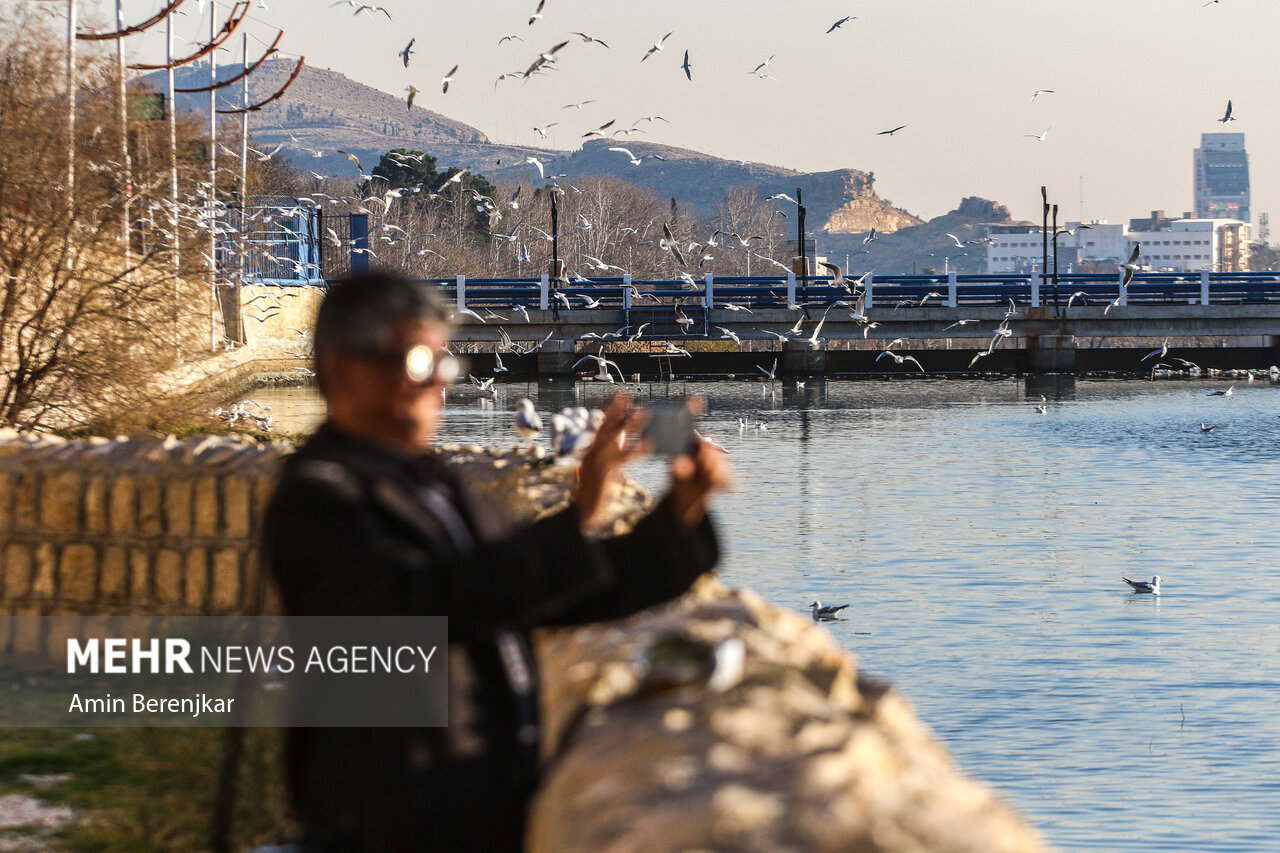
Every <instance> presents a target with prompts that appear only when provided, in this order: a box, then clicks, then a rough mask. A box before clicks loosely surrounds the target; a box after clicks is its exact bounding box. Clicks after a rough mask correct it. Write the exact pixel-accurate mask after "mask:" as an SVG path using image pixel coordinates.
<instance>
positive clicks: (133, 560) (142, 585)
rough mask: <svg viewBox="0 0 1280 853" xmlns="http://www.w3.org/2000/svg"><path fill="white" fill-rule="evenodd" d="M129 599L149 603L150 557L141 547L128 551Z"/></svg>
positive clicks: (139, 602)
mask: <svg viewBox="0 0 1280 853" xmlns="http://www.w3.org/2000/svg"><path fill="white" fill-rule="evenodd" d="M129 600H130V601H132V602H133V603H134V604H150V603H151V558H150V557H149V556H148V555H147V552H146V551H143V550H142V549H141V548H133V549H132V550H130V551H129Z"/></svg>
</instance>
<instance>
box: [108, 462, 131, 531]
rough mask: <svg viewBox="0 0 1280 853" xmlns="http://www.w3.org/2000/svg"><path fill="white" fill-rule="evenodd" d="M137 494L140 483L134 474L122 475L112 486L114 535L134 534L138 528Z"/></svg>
mask: <svg viewBox="0 0 1280 853" xmlns="http://www.w3.org/2000/svg"><path fill="white" fill-rule="evenodd" d="M137 493H138V481H137V480H136V479H135V478H134V477H133V475H132V474H121V475H120V476H119V477H116V480H115V482H114V483H112V484H111V498H110V503H109V506H110V513H109V514H110V516H111V532H112V533H132V532H133V531H134V530H135V529H136V528H137V521H138V514H137V509H136V504H137Z"/></svg>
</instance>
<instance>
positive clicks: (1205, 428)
mask: <svg viewBox="0 0 1280 853" xmlns="http://www.w3.org/2000/svg"><path fill="white" fill-rule="evenodd" d="M1217 428H1218V425H1217V424H1214V425H1213V426H1209V425H1208V424H1206V423H1205V422H1204V421H1201V422H1200V431H1201V432H1213V431H1214V430H1215V429H1217Z"/></svg>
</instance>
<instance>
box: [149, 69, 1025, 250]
mask: <svg viewBox="0 0 1280 853" xmlns="http://www.w3.org/2000/svg"><path fill="white" fill-rule="evenodd" d="M294 67H295V66H294V62H293V60H283V59H282V60H268V61H266V62H264V63H263V64H262V65H261V66H260V67H259V68H258V69H256V70H255V71H254V72H253V73H252V74H251V75H250V76H249V87H248V88H249V93H248V97H249V102H250V103H258V102H259V101H263V100H266V99H267V98H269V97H271V96H272V95H273V94H275V93H276V92H277V91H278V90H279V89H280V87H281V86H283V85H284V84H285V82H286V81H287V80H288V78H289V76H290V75H291V74H292V73H293V71H294ZM239 70H240V68H239V66H234V65H233V66H229V67H226V68H223V69H221V70H220V72H219V77H220V78H223V79H225V78H226V77H228V76H231V75H234V74H235V73H237V72H238V71H239ZM176 78H177V85H178V86H179V87H182V86H202V85H205V84H206V83H207V82H208V66H207V65H205V66H200V65H197V66H195V67H193V68H181V69H178V72H177V74H176ZM144 80H145V81H147V82H149V83H150V84H151V85H152V86H154V87H155V88H157V89H161V90H162V89H163V86H164V74H163V72H156V73H153V74H151V75H148V76H147V77H145V78H144ZM239 89H240V84H239V83H234V84H232V85H230V86H228V87H227V88H226V89H225V90H224V91H225V92H227V95H226V96H225V98H223V99H221V100H220V103H219V107H220V108H226V107H227V106H238V105H239ZM208 105H209V97H208V95H207V94H191V95H179V96H178V107H179V109H187V110H191V111H193V112H197V113H200V112H206V111H207V110H208ZM206 114H207V113H206ZM249 128H250V133H251V134H252V135H253V137H254V139H255V140H256V142H257V144H259V145H262V146H270V147H274V146H276V145H278V144H284V145H285V146H286V147H285V148H284V150H283V151H282V152H281V153H282V154H283V155H287V156H288V157H289V158H290V159H291V160H292V161H293V162H294V164H295V165H296V166H298V167H299V168H300V169H302V170H304V171H308V172H310V171H314V172H317V173H319V174H324V175H338V176H349V177H351V178H352V179H353V180H354V179H355V178H356V176H357V175H358V174H359V172H358V171H357V169H356V167H355V164H353V163H352V162H351V161H350V160H348V159H347V158H346V157H345V156H344V155H342V154H338V153H337V150H338V149H342V150H343V151H348V152H350V153H352V154H354V155H355V156H356V157H358V158H359V159H360V161H361V164H362V165H363V166H364V168H365V169H366V170H368V169H371V168H373V166H374V164H376V163H377V162H378V158H379V156H380V155H382V154H383V153H385V152H386V151H389V150H390V149H392V148H410V149H414V148H416V149H419V150H422V151H425V152H427V153H428V154H430V155H432V156H433V157H435V158H436V160H437V162H438V163H439V165H440V167H441V168H444V167H447V166H464V167H467V168H469V169H471V170H472V171H473V172H476V173H479V174H482V175H484V176H486V177H487V178H489V180H491V181H493V182H495V183H529V184H534V183H540V181H539V180H538V179H537V178H536V171H535V168H534V166H533V165H531V164H529V163H527V162H526V158H528V157H536V158H537V159H538V160H539V162H541V163H542V164H543V169H544V171H545V172H546V174H547V175H553V174H561V173H563V174H565V175H567V178H566V179H565V180H567V181H570V182H572V181H573V180H574V179H575V178H582V177H589V176H596V175H615V176H617V177H619V178H622V179H624V180H627V181H630V182H632V183H635V184H638V185H640V186H644V187H648V188H650V189H652V190H653V191H654V192H655V193H657V194H658V195H659V196H660V197H661V198H663V199H667V198H675V199H676V200H677V201H678V202H679V203H680V204H682V205H687V206H690V207H692V208H694V209H695V210H697V211H698V212H699V213H702V214H710V213H711V212H712V211H713V210H714V209H715V207H716V205H717V204H718V203H719V202H720V200H721V199H722V198H723V197H724V194H725V192H726V191H727V190H730V189H733V188H735V187H740V186H744V185H750V186H755V187H757V188H758V189H759V191H760V194H761V196H770V195H774V194H776V193H786V194H787V195H789V196H791V197H793V198H794V197H795V195H796V190H797V188H798V189H800V190H801V192H802V193H803V201H804V204H805V208H806V211H807V214H808V219H807V222H806V225H807V230H808V231H809V232H811V233H813V234H814V235H816V237H817V244H818V254H819V255H826V256H827V257H829V258H830V259H831V260H832V261H834V262H837V263H840V264H842V265H843V264H844V259H845V255H846V254H847V255H848V256H849V259H850V266H851V267H852V269H853V271H855V272H862V271H865V270H868V269H873V268H874V269H875V270H877V271H878V272H882V273H895V272H904V273H909V272H913V271H915V272H923V270H924V268H925V267H926V266H931V267H934V268H935V269H937V270H938V271H942V270H943V269H944V268H946V267H950V268H951V269H954V270H958V271H961V272H981V271H983V270H985V268H986V250H985V247H984V246H982V245H981V244H970V245H966V246H964V247H963V248H960V247H957V246H956V245H955V242H954V241H953V240H952V239H951V238H950V237H948V236H947V234H948V233H951V234H955V235H956V236H957V237H958V238H959V239H960V240H961V241H968V240H972V239H976V238H979V237H983V236H985V235H986V230H985V226H987V225H992V224H1009V223H1010V222H1011V219H1010V217H1009V211H1008V209H1007V208H1006V207H1004V206H1003V205H1000V204H998V203H996V202H994V201H988V200H986V199H980V198H975V197H970V198H966V199H963V200H962V201H961V203H960V206H959V207H957V208H956V209H955V210H953V211H951V212H949V213H946V214H944V215H943V216H939V217H937V218H935V219H932V220H930V221H928V222H922V221H921V220H920V219H918V218H917V217H915V216H912V215H911V214H910V213H908V212H907V211H905V210H902V209H901V208H897V207H894V206H893V205H892V204H891V203H890V202H888V201H886V200H884V199H882V198H881V197H880V195H879V194H878V193H877V192H876V191H875V187H874V177H873V176H872V175H871V174H869V173H867V172H863V171H859V170H857V169H836V170H833V171H829V172H798V171H795V170H794V169H786V168H783V167H780V166H771V165H767V164H764V163H750V162H747V161H745V160H726V159H723V158H721V157H715V156H712V155H710V154H703V153H701V152H698V151H692V150H689V149H686V148H677V147H675V146H671V145H662V144H659V143H654V142H644V141H640V140H633V139H617V138H608V139H592V140H589V141H587V142H586V143H585V144H584V145H583V146H582V147H581V148H580V149H578V150H577V151H556V150H552V149H546V148H535V147H527V146H519V145H502V144H499V143H495V142H493V141H492V140H490V139H489V137H487V136H486V135H485V134H484V133H483V132H482V131H480V130H478V129H477V128H474V127H471V126H470V125H467V124H463V123H462V122H460V121H454V120H453V119H451V118H449V117H447V116H444V115H441V114H440V113H436V112H432V111H431V110H427V109H423V108H421V107H414V108H413V109H412V110H410V109H406V107H405V99H404V97H402V96H399V95H392V94H388V93H387V92H383V91H381V90H379V89H375V88H373V87H371V86H366V85H364V84H363V83H359V82H356V81H355V80H352V79H350V78H349V77H346V76H344V75H342V74H339V73H337V72H335V71H328V70H325V69H319V68H312V67H310V66H304V67H303V69H302V71H301V73H299V75H298V77H297V79H296V80H295V81H294V83H293V85H292V86H291V87H290V88H289V90H288V91H287V92H285V94H284V95H283V96H282V97H281V98H279V100H276V101H273V102H272V103H270V104H268V105H266V106H265V107H263V108H262V109H261V110H257V111H255V112H251V113H249ZM611 147H615V148H626V149H628V150H629V151H630V152H631V153H632V154H634V155H635V157H636V158H637V159H641V163H640V164H639V165H633V164H632V163H631V158H629V157H627V156H626V155H625V154H624V153H622V152H618V151H610V150H609V148H611ZM307 149H312V150H313V151H320V152H322V153H321V155H320V156H319V157H316V156H314V155H313V153H311V152H310V151H308V150H307ZM652 155H657V156H652ZM779 204H780V205H781V209H783V210H784V211H785V212H786V213H787V214H788V215H792V213H793V212H792V211H791V210H790V209H789V208H790V207H791V206H790V205H789V204H787V203H786V202H785V201H780V202H779ZM794 221H795V220H794V219H792V220H791V223H792V224H791V225H790V226H789V227H794ZM872 228H875V229H876V232H877V234H879V235H881V236H880V237H879V238H878V239H877V240H876V241H874V242H873V243H871V244H869V246H868V247H867V248H868V249H869V250H870V251H869V253H868V254H859V252H860V251H861V250H862V249H863V242H862V241H863V239H864V237H865V235H866V234H867V233H868V232H869V231H870V230H871V229H872Z"/></svg>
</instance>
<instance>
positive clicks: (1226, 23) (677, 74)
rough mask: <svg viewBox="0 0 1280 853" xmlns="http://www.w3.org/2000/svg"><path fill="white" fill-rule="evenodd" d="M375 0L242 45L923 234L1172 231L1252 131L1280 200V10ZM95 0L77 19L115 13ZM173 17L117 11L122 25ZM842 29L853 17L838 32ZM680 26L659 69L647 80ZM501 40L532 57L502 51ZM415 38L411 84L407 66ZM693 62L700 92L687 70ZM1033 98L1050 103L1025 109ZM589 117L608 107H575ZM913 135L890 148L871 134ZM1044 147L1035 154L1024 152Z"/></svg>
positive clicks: (978, 2) (1022, 1)
mask: <svg viewBox="0 0 1280 853" xmlns="http://www.w3.org/2000/svg"><path fill="white" fill-rule="evenodd" d="M381 2H383V3H385V5H386V8H387V9H388V11H390V13H391V15H392V16H393V17H394V20H393V21H388V20H387V19H386V17H385V16H383V15H382V14H380V13H379V14H377V15H375V16H374V17H373V18H372V19H371V18H369V17H367V16H366V15H364V14H361V15H359V16H357V17H353V16H352V9H351V7H348V6H346V5H341V6H337V7H333V8H330V7H329V5H328V4H327V3H326V2H323V1H322V0H266V4H267V6H268V7H269V8H266V9H264V8H261V7H260V6H255V8H254V9H253V12H252V15H253V17H254V18H255V19H256V20H255V21H254V22H253V24H252V29H251V32H252V33H253V34H254V35H256V36H257V37H259V38H264V39H269V38H270V37H272V36H274V30H273V29H271V26H270V25H275V26H279V27H283V28H284V29H285V38H284V40H283V42H282V48H283V49H284V50H287V51H289V52H291V53H293V54H305V55H306V57H307V62H308V64H309V65H312V66H316V67H320V68H331V69H333V70H335V71H339V72H342V73H343V74H346V75H347V76H349V77H352V78H353V79H356V80H359V81H360V82H363V83H367V84H369V85H372V86H376V87H378V88H380V89H383V90H385V91H388V92H394V93H402V92H403V90H404V87H405V85H406V84H410V83H412V84H413V85H416V86H418V87H419V88H421V89H422V90H423V91H422V94H421V95H419V96H418V101H417V103H419V104H421V105H422V106H424V107H427V108H428V109H432V110H436V111H438V112H440V113H443V114H444V115H447V116H449V117H451V118H454V119H457V120H459V121H463V122H466V123H467V124H471V125H474V126H475V127H477V128H479V129H480V130H481V131H483V132H484V133H485V134H487V135H488V136H489V137H490V138H491V139H493V140H494V141H497V142H508V143H520V144H535V143H541V144H543V145H547V144H549V143H550V142H551V141H554V143H555V147H558V148H568V149H572V148H576V147H577V146H578V144H579V142H580V141H581V134H582V133H584V132H586V131H587V130H590V129H592V128H595V127H597V126H599V125H601V124H603V123H604V122H606V121H608V120H610V119H616V120H617V124H615V125H614V127H615V128H617V127H627V126H630V125H631V124H632V123H633V122H634V121H635V120H636V119H637V118H639V117H640V116H643V115H651V114H655V113H658V114H661V115H664V116H666V117H667V118H669V119H670V121H671V123H670V124H669V125H665V124H662V123H659V122H654V123H646V124H645V125H643V127H644V128H645V129H646V130H648V131H649V133H648V134H647V135H641V134H637V135H636V136H634V137H633V138H634V139H645V140H650V141H655V142H663V143H667V144H671V145H679V146H684V147H688V148H694V149H698V150H701V151H705V152H708V153H711V154H715V155H718V156H721V157H728V158H734V159H745V160H752V161H759V162H765V163H771V164H774V165H778V166H786V167H789V168H794V169H801V170H805V171H819V170H827V169H837V168H842V167H848V168H856V169H862V170H866V171H872V172H875V174H876V189H877V190H878V191H879V192H880V193H881V194H882V195H883V196H884V197H885V198H887V199H889V200H891V201H892V202H893V203H895V204H896V205H898V206H900V207H903V208H906V209H907V210H909V211H910V212H912V213H914V214H916V215H917V216H921V217H924V218H929V217H933V216H937V215H939V214H942V213H945V212H946V211H948V210H951V209H953V208H954V207H955V206H956V205H957V204H958V203H959V201H960V199H961V198H962V197H963V196H966V195H977V196H982V197H984V198H988V199H993V200H996V201H999V202H1001V203H1003V204H1006V205H1008V206H1009V207H1010V209H1011V210H1012V212H1013V214H1014V216H1015V217H1019V218H1025V219H1033V218H1034V219H1038V218H1039V188H1040V185H1041V184H1047V185H1048V187H1049V192H1050V200H1051V201H1056V202H1058V203H1059V204H1060V205H1061V206H1062V210H1063V213H1062V218H1064V219H1065V218H1071V219H1075V218H1077V217H1078V216H1079V214H1080V212H1081V195H1082V193H1081V190H1082V188H1083V213H1084V216H1085V217H1086V218H1098V219H1108V220H1110V221H1112V222H1116V221H1120V220H1125V219H1128V218H1130V217H1136V216H1142V215H1145V214H1147V213H1148V212H1149V211H1150V210H1152V209H1164V210H1166V211H1168V212H1171V213H1181V212H1182V211H1184V210H1188V209H1190V207H1191V204H1192V184H1191V177H1192V173H1191V151H1192V149H1193V148H1195V147H1196V146H1197V145H1198V144H1199V140H1200V134H1201V133H1203V132H1214V131H1222V130H1224V129H1225V130H1229V131H1233V132H1243V133H1245V134H1246V145H1247V148H1248V150H1249V152H1250V155H1251V156H1250V178H1251V183H1252V187H1253V202H1252V207H1253V211H1254V217H1255V220H1256V217H1257V215H1258V213H1261V212H1263V211H1268V210H1270V209H1271V208H1272V207H1275V206H1276V205H1277V204H1280V165H1278V163H1277V161H1278V160H1280V154H1273V153H1272V152H1277V151H1278V150H1280V146H1278V143H1280V111H1278V110H1277V109H1276V100H1277V97H1278V96H1277V95H1276V87H1275V84H1274V82H1273V81H1271V80H1270V78H1268V77H1267V74H1268V73H1271V71H1274V70H1275V69H1276V67H1277V59H1276V56H1275V52H1276V33H1277V32H1280V2H1277V0H1221V2H1217V3H1212V4H1210V5H1208V6H1205V4H1204V0H1072V2H1046V0H970V2H961V0H851V2H842V0H813V2H796V0H792V2H783V1H782V0H773V2H767V3H766V2H762V0H735V2H732V3H730V2H722V0H683V2H679V0H646V2H644V3H632V4H626V3H622V2H613V0H610V2H602V0H546V6H545V8H544V10H543V18H542V19H541V20H539V21H537V22H536V23H535V24H534V25H532V26H529V25H528V24H527V21H528V19H529V16H530V15H531V14H532V13H533V11H534V9H535V7H536V6H537V0H431V2H420V0H381ZM81 3H82V6H81V8H82V9H84V10H85V12H82V15H83V14H86V13H87V14H90V15H92V14H94V13H93V11H92V10H94V9H103V8H107V7H108V4H106V3H104V2H102V0H81ZM43 5H49V6H52V5H53V4H43ZM159 5H160V4H159V2H158V0H149V2H144V0H125V9H126V16H127V17H129V18H130V19H134V20H136V19H137V18H140V17H145V16H147V15H149V14H151V13H152V12H153V11H154V10H155V9H157V8H159ZM186 6H187V7H190V8H189V9H188V12H189V17H188V19H187V20H185V21H184V22H183V24H182V25H181V28H180V30H179V32H181V33H183V34H184V35H188V36H195V35H196V34H198V33H202V34H204V35H206V36H207V33H208V22H207V17H206V19H205V23H204V24H203V25H198V24H197V23H196V21H195V16H196V11H197V10H196V2H195V0H188V2H187V3H186ZM110 8H114V6H113V5H111V6H110ZM222 8H223V9H224V10H225V8H226V5H225V4H223V5H222ZM845 15H855V16H857V17H856V18H855V19H854V20H851V21H849V22H848V23H846V24H845V25H844V26H843V27H842V28H840V29H838V30H836V31H835V32H833V33H831V34H830V35H827V34H825V31H826V29H827V28H828V27H829V26H830V25H831V24H832V23H833V22H834V21H835V20H837V19H838V18H841V17H844V16H845ZM161 29H162V28H161ZM571 30H579V31H582V32H585V33H587V34H589V35H592V36H596V37H598V38H601V39H604V40H605V41H606V42H608V43H609V45H610V48H609V49H607V50H606V49H605V48H603V47H601V46H599V45H594V44H584V43H583V42H582V41H581V40H579V39H578V38H577V37H576V36H569V35H568V33H569V32H570V31H571ZM669 30H673V31H674V34H673V35H672V36H671V37H670V38H669V39H668V40H667V42H666V48H665V50H663V51H662V52H661V53H658V54H655V55H654V56H652V57H651V58H650V59H649V60H648V61H646V62H644V63H641V62H640V57H641V56H642V55H643V54H644V52H645V50H646V49H647V48H648V47H649V46H650V45H652V44H653V43H654V42H655V41H657V40H658V39H659V38H661V37H662V35H663V34H664V33H666V32H668V31H669ZM508 34H515V35H519V36H520V37H521V38H523V39H524V42H523V43H521V42H519V41H508V42H506V43H504V44H503V45H501V46H499V45H498V39H499V38H500V37H501V36H503V35H508ZM410 37H416V38H417V44H416V46H415V49H416V54H415V55H414V56H413V58H412V61H411V63H410V67H409V68H408V69H405V68H404V67H403V66H402V65H401V63H400V59H399V57H398V56H397V55H396V54H397V52H398V51H399V50H400V49H401V48H403V47H404V45H405V43H406V42H407V41H408V40H409V38H410ZM565 38H573V41H572V42H571V43H570V44H569V45H568V46H567V47H566V48H564V49H563V50H562V51H560V53H559V54H558V60H559V61H558V62H557V64H556V65H557V68H558V69H559V70H558V71H553V72H551V73H548V74H544V75H539V76H537V77H535V78H533V79H531V80H529V81H528V82H527V83H525V82H522V81H519V80H514V81H513V80H507V81H504V82H502V83H500V84H499V85H498V87H497V91H496V93H495V91H494V81H495V79H496V78H497V77H498V75H499V74H502V73H504V72H511V71H518V70H523V69H524V68H526V67H527V66H528V65H529V64H530V62H531V61H532V60H533V59H534V57H535V56H536V55H537V54H538V53H539V52H541V51H543V50H547V49H549V48H550V47H551V46H552V45H554V44H556V43H557V42H560V41H562V40H564V39H565ZM135 41H136V43H137V49H138V50H139V51H141V52H143V53H146V54H148V55H150V56H155V55H156V53H155V51H157V50H158V51H160V52H161V53H162V51H163V42H162V41H160V40H159V39H155V38H149V39H148V40H142V39H138V40H135ZM237 43H238V40H237ZM250 44H251V47H250V52H251V53H252V52H253V47H252V45H253V44H254V42H253V41H252V40H251V41H250ZM259 49H260V48H259ZM685 49H688V50H689V51H690V61H691V63H692V65H693V81H692V82H689V81H687V80H686V79H685V77H684V74H683V73H682V72H681V71H680V68H679V65H680V61H681V59H682V57H683V53H684V51H685ZM774 54H776V56H775V58H774V59H773V61H772V63H771V64H770V65H769V66H768V67H767V68H766V69H764V70H765V72H767V73H771V74H772V75H773V76H774V77H776V78H777V79H774V80H770V79H760V78H757V77H753V76H751V74H750V73H749V72H750V71H751V69H752V68H754V67H755V66H756V65H758V64H759V63H761V62H763V61H764V60H765V59H766V58H768V57H769V56H770V55H774ZM236 59H237V60H238V56H237V57H236ZM223 61H227V59H225V58H224V60H223ZM455 64H459V65H460V66H461V67H460V68H459V70H458V73H457V76H456V79H455V81H454V83H453V84H452V85H451V86H450V88H449V92H448V94H441V92H440V78H441V77H442V76H443V74H444V73H445V72H446V71H447V70H448V69H450V68H451V67H452V66H453V65H455ZM1036 89H1053V90H1055V92H1054V94H1051V95H1044V96H1041V97H1040V98H1039V99H1037V100H1036V102H1035V103H1034V104H1032V103H1030V100H1031V94H1032V92H1033V91H1035V90H1036ZM1229 98H1230V99H1232V100H1233V101H1234V105H1235V115H1236V116H1237V118H1238V121H1234V122H1231V123H1230V124H1228V125H1223V124H1220V123H1219V122H1217V121H1215V119H1217V118H1218V117H1220V116H1221V115H1222V114H1223V112H1224V110H1225V107H1226V104H1227V100H1228V99H1229ZM587 99H593V100H595V101H596V103H594V104H590V105H588V106H587V107H585V108H584V109H582V110H581V111H580V112H579V111H576V110H566V109H562V107H563V105H565V104H568V103H571V102H576V101H582V100H587ZM553 121H558V122H560V124H559V126H558V127H556V128H554V129H553V132H554V140H548V141H547V142H541V140H539V139H538V137H537V135H536V134H535V133H534V131H533V130H532V127H533V126H534V125H535V124H536V125H546V124H547V123H549V122H553ZM901 124H905V125H907V127H906V128H905V129H904V130H902V131H899V132H898V134H897V135H896V136H893V137H888V136H876V135H875V134H876V132H877V131H880V130H885V129H888V128H891V127H895V126H897V125H901ZM1050 128H1051V130H1050V132H1049V134H1048V137H1047V138H1046V140H1045V141H1044V142H1038V141H1036V140H1035V139H1032V138H1030V137H1029V136H1024V134H1039V133H1042V132H1043V131H1045V130H1046V129H1050ZM619 144H622V145H625V144H626V143H625V141H623V142H620V143H619ZM618 156H619V157H621V156H622V155H618ZM638 168H644V166H643V165H642V166H640V167H638ZM1276 209H1277V212H1278V213H1280V207H1277V208H1276Z"/></svg>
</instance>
